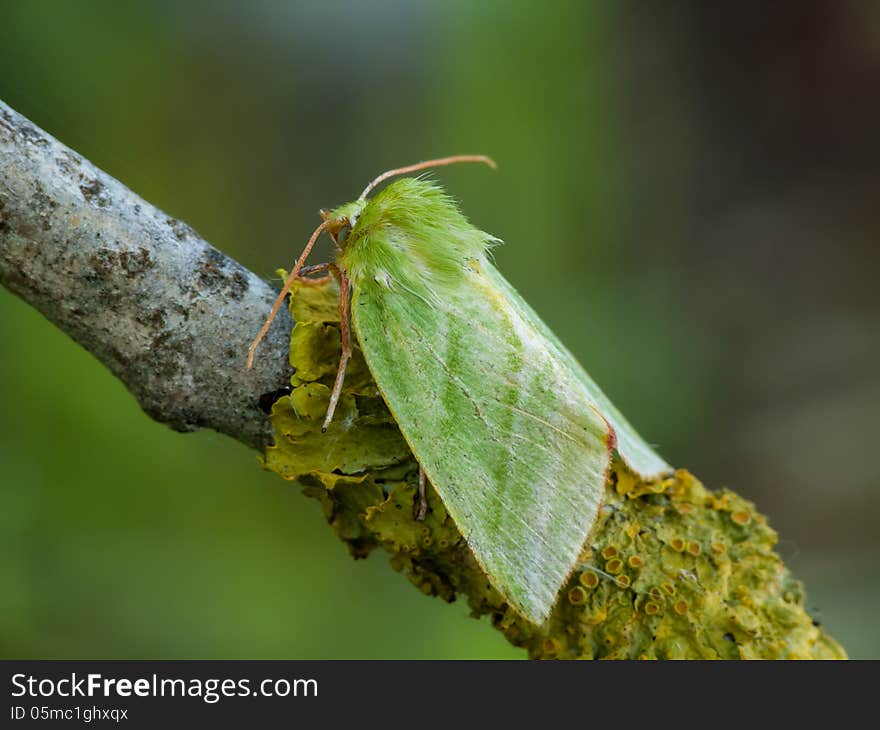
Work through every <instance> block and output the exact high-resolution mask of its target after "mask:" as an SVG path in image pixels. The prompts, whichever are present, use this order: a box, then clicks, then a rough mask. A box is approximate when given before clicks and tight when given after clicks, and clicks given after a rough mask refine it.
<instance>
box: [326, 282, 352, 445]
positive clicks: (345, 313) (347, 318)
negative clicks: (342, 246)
mask: <svg viewBox="0 0 880 730" xmlns="http://www.w3.org/2000/svg"><path fill="white" fill-rule="evenodd" d="M333 268H335V269H336V271H337V272H338V273H339V329H340V333H341V335H342V355H341V356H340V358H339V368H338V369H337V370H336V382H335V383H334V384H333V392H332V393H331V394H330V403H329V405H328V406H327V415H326V416H324V425H323V426H321V433H326V432H327V427H328V426H329V425H330V421H331V420H333V413H334V412H335V411H336V404H337V403H338V402H339V396H340V395H341V394H342V383H343V381H344V380H345V368H346V367H347V366H348V361H349V359H350V358H351V312H350V309H349V297H348V290H349V282H348V277H347V276H346V275H345V272H344V271H341V270H340V269H338V268H336V267H335V266H334V267H333Z"/></svg>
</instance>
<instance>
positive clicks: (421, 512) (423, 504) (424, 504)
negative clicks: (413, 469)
mask: <svg viewBox="0 0 880 730" xmlns="http://www.w3.org/2000/svg"><path fill="white" fill-rule="evenodd" d="M426 514H428V500H427V499H426V497H425V470H424V469H422V465H421V464H419V509H418V512H416V519H417V520H418V521H419V522H422V521H423V520H424V519H425V515H426Z"/></svg>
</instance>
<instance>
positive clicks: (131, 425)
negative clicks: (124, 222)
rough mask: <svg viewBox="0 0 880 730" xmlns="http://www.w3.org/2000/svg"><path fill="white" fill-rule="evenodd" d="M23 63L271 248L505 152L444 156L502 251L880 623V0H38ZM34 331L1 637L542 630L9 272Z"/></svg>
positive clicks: (111, 153) (198, 217)
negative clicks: (455, 582)
mask: <svg viewBox="0 0 880 730" xmlns="http://www.w3.org/2000/svg"><path fill="white" fill-rule="evenodd" d="M0 70H2V73H0V98H2V99H3V100H4V101H6V102H7V103H9V104H10V105H11V106H13V107H14V108H15V109H17V110H18V111H20V112H21V113H23V114H25V115H26V116H28V117H30V118H31V119H32V120H33V121H35V122H36V123H37V124H39V125H40V126H42V127H43V128H44V129H46V130H47V131H49V132H50V133H51V134H53V135H55V136H56V137H58V138H59V139H60V140H61V141H63V142H64V143H65V144H67V145H69V146H70V147H72V148H73V149H75V150H77V151H78V152H80V153H81V154H83V155H84V156H86V157H87V158H89V159H91V160H92V161H93V162H94V163H95V164H97V165H98V166H100V167H102V168H103V169H105V170H106V171H108V172H109V173H111V174H112V175H114V176H115V177H117V178H118V179H120V180H122V181H123V182H124V183H125V184H127V185H128V186H129V187H131V188H132V189H133V190H135V191H136V192H137V193H139V194H140V195H142V196H143V197H145V198H146V199H147V200H149V201H151V202H152V203H154V204H156V205H158V206H159V207H160V208H163V209H164V210H165V211H167V212H168V213H170V214H171V215H173V216H175V217H179V218H181V219H183V220H185V221H186V222H188V223H189V224H191V225H193V226H194V227H195V228H196V229H197V230H198V231H199V232H200V233H201V234H202V235H203V236H205V237H206V238H207V239H208V240H209V241H211V242H212V243H213V244H214V245H216V246H217V247H219V248H220V249H222V250H224V251H225V252H227V253H229V254H230V255H232V256H234V257H235V258H237V259H238V260H240V261H241V262H242V263H244V264H245V265H246V266H248V267H250V268H251V269H253V270H255V271H257V272H260V273H261V274H263V275H265V276H266V277H267V278H271V277H272V276H273V275H272V272H273V271H274V269H275V268H276V267H278V266H285V265H288V264H289V263H290V261H291V260H292V258H293V257H294V256H295V255H296V254H297V253H298V252H299V250H300V247H301V245H302V244H303V242H304V240H305V238H306V236H307V235H308V234H309V233H310V232H311V231H312V229H313V228H314V226H315V224H316V222H317V220H318V219H317V215H316V212H317V210H318V208H320V207H325V206H327V207H329V206H332V205H335V204H337V203H340V202H344V201H346V200H349V199H352V198H353V197H355V196H356V195H357V194H358V192H359V191H360V190H361V188H362V187H363V184H364V183H365V182H366V181H367V180H369V179H370V178H371V177H373V176H374V175H375V174H377V173H378V172H380V171H382V170H385V169H387V168H389V167H394V166H397V165H401V164H406V163H409V162H413V161H417V160H421V159H425V158H428V157H433V156H440V155H446V154H450V153H457V152H468V153H473V152H481V153H487V154H491V155H492V156H493V157H494V158H495V159H496V160H497V161H498V162H499V166H500V168H499V170H498V172H497V173H490V172H489V171H487V170H485V169H480V168H475V167H470V166H462V167H461V168H458V169H453V168H450V169H447V170H442V171H440V172H439V173H438V175H437V177H438V178H439V179H440V180H441V181H442V182H443V183H444V184H445V185H446V186H447V187H448V188H449V189H450V191H451V192H452V193H453V194H454V195H455V196H456V197H458V198H459V199H460V200H462V201H463V207H464V210H465V212H466V213H467V214H468V215H469V216H470V217H471V219H472V220H473V221H474V222H475V223H476V224H477V225H479V226H480V227H482V228H484V229H485V230H487V231H490V232H492V233H494V234H495V235H498V236H499V237H501V238H502V239H504V241H505V242H506V245H504V246H503V247H501V248H500V249H498V251H497V260H498V263H499V266H500V268H501V270H502V271H503V272H504V273H505V275H506V276H507V277H508V278H509V279H510V280H511V281H512V282H513V283H514V285H515V286H516V287H517V288H518V289H519V290H520V292H522V293H523V295H524V296H525V298H526V299H527V300H529V301H530V302H531V303H532V304H533V305H534V307H535V308H536V309H537V310H538V312H540V313H541V314H542V316H544V317H545V319H546V320H547V321H548V322H549V324H550V325H551V326H552V327H553V328H554V329H555V330H556V331H557V333H558V334H559V335H560V336H561V338H562V339H563V341H564V342H566V343H567V344H568V345H569V346H570V348H571V349H572V350H573V351H574V352H575V353H576V354H577V355H578V356H579V358H580V359H581V360H582V362H583V363H584V364H585V365H586V367H587V369H588V370H589V371H590V372H591V374H592V375H593V376H594V377H595V378H596V380H597V381H598V382H599V383H600V384H601V385H602V386H603V388H604V389H605V390H606V392H607V393H608V394H609V395H610V396H611V397H612V399H613V400H614V401H615V402H616V403H617V405H618V406H620V408H621V410H622V411H623V412H624V413H626V414H627V416H628V417H629V418H630V420H631V421H632V422H633V423H634V424H635V425H636V426H637V428H638V429H639V430H640V431H641V432H642V434H643V435H644V436H645V437H646V438H647V439H648V440H650V441H652V442H654V443H656V444H658V445H659V450H660V452H661V453H662V454H663V455H664V456H665V457H666V458H667V460H669V461H670V462H672V463H674V464H676V465H680V466H685V467H688V468H689V469H691V470H692V471H693V472H694V473H695V474H697V475H698V476H699V477H700V478H701V479H702V480H703V481H704V482H705V483H706V484H707V485H708V486H710V487H713V488H718V487H721V486H724V485H727V486H730V487H732V488H734V489H736V490H737V491H739V492H741V493H743V494H744V495H746V496H747V497H749V498H751V499H754V500H755V501H756V502H757V503H758V506H759V508H760V509H761V510H762V511H763V512H765V513H766V514H768V515H769V516H770V518H771V522H772V524H773V525H774V526H775V527H776V528H777V529H778V530H779V532H780V536H781V542H780V545H779V550H780V552H781V553H782V555H783V556H784V557H785V559H786V560H787V562H788V563H789V565H790V566H791V567H792V568H793V569H794V571H795V572H796V574H797V575H799V576H800V577H801V578H803V579H804V580H805V582H806V585H807V591H808V596H809V604H810V606H811V609H812V612H813V613H814V615H815V616H816V617H817V618H818V619H819V620H821V621H822V622H823V623H824V624H825V625H826V626H827V627H828V628H829V630H830V632H831V633H832V634H833V635H834V636H836V637H837V638H838V639H839V640H840V641H842V643H843V644H844V645H845V646H846V647H847V649H848V650H849V652H850V653H851V655H852V656H854V657H878V656H880V629H878V628H877V623H876V619H875V618H874V607H875V606H876V605H877V601H878V599H880V580H878V579H880V561H878V560H877V558H878V543H880V531H878V529H877V525H878V518H880V491H878V488H877V487H878V476H877V466H876V464H877V459H876V456H877V453H878V447H880V438H878V431H880V429H878V425H877V423H878V421H877V413H878V409H880V286H878V281H880V253H878V246H877V240H878V233H880V217H878V214H877V209H878V208H877V200H878V192H880V191H878V187H880V176H878V171H880V141H878V137H877V129H878V128H880V95H878V94H877V88H878V83H880V5H878V4H876V3H870V2H839V3H828V2H815V3H813V2H797V3H774V4H764V3H758V2H730V3H703V2H700V0H691V1H685V2H675V3H640V2H635V1H626V2H610V1H608V2H594V3H584V2H552V3H548V2H546V1H541V2H512V1H511V0H507V1H506V2H495V3H472V2H410V1H405V0H380V1H377V2H354V1H352V2H335V1H334V0H324V1H323V2H320V3H317V2H316V3H295V2H269V1H267V0H258V1H251V2H236V3H231V2H180V1H179V0H178V1H177V2H173V1H170V0H168V1H161V2H157V1H156V0H149V1H147V0H143V1H139V2H128V1H126V2H119V1H110V0H108V1H106V2H96V1H85V0H80V2H76V3H73V2H64V1H57V2H47V1H42V0H29V1H24V0H18V1H15V0H7V1H6V2H4V3H3V4H2V9H0ZM325 255H326V254H325V252H318V253H317V255H315V256H314V260H315V261H318V260H322V258H323V257H324V256H325ZM0 340H2V342H3V345H4V349H5V351H6V355H5V356H4V357H3V361H2V366H0V367H2V377H0V402H2V404H3V416H2V418H0V460H2V468H0V482H2V492H0V494H2V506H0V656H3V657H24V658H43V657H83V658H86V657H94V658H111V657H113V658H115V657H119V658H166V657H167V658H174V657H180V658H247V657H252V658H258V657H259V658H368V657H375V658H415V657H425V658H435V657H449V658H479V657H497V658H503V657H518V656H521V653H520V652H519V651H517V650H515V649H513V648H512V647H509V646H508V645H507V644H506V643H505V641H504V640H503V639H502V638H501V637H500V636H499V635H496V634H495V632H494V631H492V630H491V629H490V628H489V626H488V625H487V624H486V623H485V622H483V623H480V622H476V621H473V620H470V619H468V618H466V616H467V608H466V606H465V605H464V604H463V603H461V602H459V603H456V604H453V605H451V606H450V605H446V604H443V603H441V602H440V601H438V600H436V599H429V598H425V597H424V596H422V595H421V594H419V593H418V592H417V591H415V590H413V589H412V588H411V586H410V585H409V584H408V583H407V581H406V580H405V579H404V578H403V577H402V576H400V575H397V574H396V573H394V572H393V571H392V570H391V568H390V567H389V566H388V564H387V561H386V559H385V558H384V557H383V556H382V555H380V554H376V555H374V556H372V557H371V558H370V559H368V560H367V561H365V562H358V563H355V562H354V561H352V560H351V559H349V557H348V556H347V555H346V553H345V550H344V549H343V547H342V546H341V544H339V543H338V542H337V541H336V540H335V539H334V538H333V537H332V536H331V533H330V531H329V529H327V528H326V525H325V524H324V522H323V520H322V518H321V516H320V514H319V509H318V505H317V503H315V502H313V501H311V500H307V499H305V498H304V497H302V496H301V495H300V493H299V490H298V489H297V488H296V487H294V486H293V485H291V484H288V483H286V482H284V481H282V480H280V479H278V478H277V477H275V476H273V475H271V474H269V473H266V472H262V471H260V470H259V468H258V467H257V464H256V457H255V454H254V453H253V452H250V451H248V450H247V449H246V448H244V447H243V446H241V445H240V444H238V443H235V442H233V441H231V440H230V439H228V438H225V437H221V436H219V435H217V434H214V433H207V432H206V433H197V434H191V435H180V434H176V433H173V432H171V431H169V430H167V429H166V428H164V427H162V426H160V425H158V424H156V423H154V422H152V421H150V420H149V419H148V418H147V417H146V416H145V415H143V414H142V413H141V412H140V410H139V408H138V406H137V405H136V403H135V401H134V400H133V399H132V398H131V397H130V396H129V395H128V394H127V392H125V390H124V389H123V388H122V386H121V385H120V384H119V383H118V382H116V381H115V380H114V379H113V378H112V377H111V376H110V375H109V373H108V372H106V371H105V370H104V368H103V367H102V366H101V365H99V364H98V363H97V362H96V361H94V360H93V359H92V358H91V357H90V356H89V355H87V354H86V353H85V352H84V351H82V350H81V349H80V348H79V347H78V346H77V345H75V344H74V343H73V342H72V341H70V340H69V339H68V338H67V337H66V336H65V335H63V334H62V333H60V332H59V331H57V330H55V329H54V328H53V327H52V326H51V325H50V324H49V323H47V322H46V321H44V320H43V319H42V318H41V317H40V316H39V315H38V314H37V313H36V312H34V311H32V310H31V309H30V308H29V307H27V306H26V305H25V304H23V303H22V302H21V301H19V300H18V299H16V298H15V297H13V296H12V295H11V294H9V293H8V292H6V291H5V290H0Z"/></svg>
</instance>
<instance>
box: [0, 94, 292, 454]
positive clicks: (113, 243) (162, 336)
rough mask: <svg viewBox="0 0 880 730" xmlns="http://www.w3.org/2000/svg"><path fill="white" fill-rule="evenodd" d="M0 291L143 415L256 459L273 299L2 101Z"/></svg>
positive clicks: (276, 365) (272, 371)
mask: <svg viewBox="0 0 880 730" xmlns="http://www.w3.org/2000/svg"><path fill="white" fill-rule="evenodd" d="M0 283H2V284H3V286H5V287H6V288H8V289H9V290H10V291H12V292H14V293H15V294H17V295H18V296H19V297H21V298H22V299H23V300H25V301H26V302H28V303H29V304H31V305H32V306H34V307H36V308H37V309H38V310H39V311H40V312H42V313H43V314H44V315H45V316H46V317H47V318H48V319H49V320H51V321H52V322H54V323H55V324H56V325H57V326H58V327H59V328H61V329H62V330H63V331H64V332H66V333H67V334H68V335H70V336H71V337H72V338H73V339H74V340H76V341H77V342H78V343H80V344H81V345H82V346H83V347H85V348H86V349H87V350H88V351H89V352H91V353H92V354H93V355H94V356H95V357H97V358H98V360H100V361H101V362H102V363H104V364H105V365H106V366H107V367H108V368H109V369H110V371H111V372H112V373H113V374H114V375H116V377H118V378H119V379H120V380H121V381H122V382H123V383H124V384H125V386H126V387H127V388H128V389H129V391H131V393H132V394H133V395H134V396H135V398H137V400H138V402H139V403H140V405H141V406H142V408H143V409H144V411H145V412H146V413H147V414H149V415H150V416H151V417H153V418H155V419H156V420H157V421H160V422H162V423H165V424H167V425H168V426H170V427H171V428H173V429H176V430H178V431H193V430H195V429H198V428H202V427H208V428H213V429H216V430H217V431H220V432H222V433H225V434H228V435H230V436H232V437H234V438H236V439H238V440H240V441H243V442H244V443H246V444H248V445H250V446H254V447H257V448H259V447H260V446H262V445H263V444H265V443H266V442H267V440H268V439H269V438H270V430H269V426H268V422H267V418H266V415H265V413H264V412H263V411H262V410H261V408H260V407H259V400H260V396H261V395H262V394H264V393H267V392H270V391H274V390H277V389H278V388H280V387H282V386H284V385H286V384H287V383H289V378H290V368H289V365H288V359H287V358H288V343H289V334H290V328H291V326H292V321H291V317H290V314H289V313H288V312H287V311H286V310H285V309H284V308H282V311H281V313H280V314H279V316H278V318H277V320H276V321H275V323H274V324H273V326H272V328H271V330H270V332H269V334H268V336H267V337H266V339H265V340H264V341H263V343H262V344H261V346H260V349H259V350H258V352H257V360H256V363H255V365H254V368H253V369H252V370H245V359H246V356H247V348H248V345H249V344H250V341H251V340H252V339H253V337H254V335H255V334H256V333H257V331H258V330H259V328H260V325H261V324H262V322H263V320H264V318H265V317H266V315H267V313H268V312H269V308H270V307H271V305H272V301H273V300H274V298H275V296H276V292H275V291H274V290H273V289H272V288H271V287H270V286H269V285H268V284H266V283H265V282H263V281H262V280H261V279H260V278H258V277H257V276H256V275H255V274H253V273H251V272H250V271H248V270H247V269H245V268H244V267H243V266H241V265H240V264H238V263H237V262H236V261H234V260H232V259H231V258H229V257H228V256H226V255H224V254H222V253H221V252H220V251H218V250H216V249H215V248H213V247H212V246H210V245H209V244H208V243H207V242H206V241H204V240H203V239H202V238H200V237H199V235H198V234H197V233H196V232H195V231H194V230H193V229H192V228H190V227H189V226H187V225H186V224H185V223H182V222H181V221H178V220H175V219H174V218H172V217H170V216H168V215H166V214H165V213H163V212H162V211H161V210H158V209H157V208H155V207H153V206H152V205H150V204H149V203H147V202H146V201H144V200H142V199H141V198H139V197H138V196H137V195H135V194H134V193H133V192H132V191H131V190H129V189H128V188H126V187H125V186H124V185H123V184H122V183H120V182H119V181H117V180H115V179H114V178H112V177H110V176H109V175H107V174H106V173H104V172H102V171H101V170H99V169H97V168H96V167H95V166H94V165H92V164H91V163H90V162H89V161H88V160H84V159H83V158H82V157H80V156H79V155H77V154H76V153H75V152H73V151H71V150H70V149H68V148H67V147H65V146H64V145H63V144H61V143H60V142H59V141H58V140H56V139H54V138H53V137H51V136H50V135H49V134H47V133H46V132H44V131H43V130H41V129H39V128H37V127H36V126H35V125H34V124H32V123H31V122H29V121H28V120H27V119H25V118H24V117H23V116H21V115H20V114H18V113H17V112H15V111H13V110H12V109H11V108H9V107H8V106H6V105H5V104H3V102H0Z"/></svg>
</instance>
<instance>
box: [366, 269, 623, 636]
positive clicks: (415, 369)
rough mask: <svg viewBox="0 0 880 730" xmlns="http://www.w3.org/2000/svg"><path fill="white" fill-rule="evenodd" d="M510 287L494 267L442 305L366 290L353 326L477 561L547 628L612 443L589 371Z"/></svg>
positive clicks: (592, 514)
mask: <svg viewBox="0 0 880 730" xmlns="http://www.w3.org/2000/svg"><path fill="white" fill-rule="evenodd" d="M499 280H500V281H501V282H503V279H502V278H501V276H500V274H497V272H494V271H493V270H492V267H491V264H489V263H488V262H486V261H482V262H480V263H475V264H474V265H473V267H471V268H469V269H468V270H467V275H466V277H465V280H464V281H463V283H462V284H461V286H458V287H449V288H446V289H444V293H443V299H442V301H437V302H428V301H426V300H425V299H424V298H422V297H421V296H419V295H418V294H416V293H413V292H409V291H406V290H403V289H401V288H399V287H398V288H394V285H393V284H391V288H388V286H387V285H384V284H382V283H380V282H378V281H375V280H372V279H370V280H364V281H361V282H359V283H358V285H357V286H356V287H355V291H354V296H353V299H352V320H353V325H354V329H355V332H356V334H357V337H358V340H359V342H360V345H361V349H362V350H363V353H364V356H365V358H366V361H367V363H368V365H369V367H370V370H371V372H372V374H373V376H374V378H375V380H376V383H377V385H378V387H379V390H380V391H381V392H382V395H383V397H384V399H385V401H386V403H387V404H388V407H389V408H390V409H391V412H392V413H393V415H394V417H395V419H396V421H397V423H398V424H399V426H400V430H401V431H402V433H403V435H404V437H405V438H406V440H407V442H408V443H409V445H410V447H411V448H412V450H413V453H414V454H415V456H416V458H417V459H418V461H419V463H420V464H421V466H422V468H423V469H424V471H425V473H426V474H427V476H428V478H429V479H430V480H431V483H432V484H433V485H434V488H435V489H436V490H437V492H438V493H439V495H440V497H441V498H442V499H443V502H444V505H445V506H446V509H447V510H448V512H449V514H450V515H451V516H452V517H453V519H454V520H455V522H456V524H457V525H458V527H459V529H460V530H461V532H462V534H463V535H464V536H465V538H466V539H467V541H468V544H469V545H470V547H471V549H472V551H473V553H474V555H475V557H476V559H477V560H478V561H479V563H480V564H481V566H482V567H483V569H484V570H485V571H486V573H487V575H488V576H489V578H490V580H491V582H492V583H493V585H494V586H495V587H496V588H497V589H498V590H499V592H500V593H501V594H502V595H503V596H504V597H505V599H506V600H507V601H509V603H510V604H512V605H513V606H514V607H516V608H517V609H518V610H519V611H520V612H521V613H522V614H523V615H525V616H526V617H527V618H529V619H530V620H531V621H533V622H535V623H537V624H540V623H543V621H544V620H545V619H546V618H547V616H548V615H549V613H550V610H551V608H552V607H553V604H554V602H555V599H556V595H557V593H558V591H559V589H560V587H561V586H562V584H563V583H564V581H565V580H566V578H567V577H568V575H569V573H570V572H571V570H572V568H573V566H574V565H575V563H576V561H577V557H578V554H579V553H580V551H581V548H582V547H583V544H584V542H585V540H586V538H587V536H588V534H589V532H590V529H591V528H592V526H593V524H594V522H595V520H596V517H597V515H598V511H599V507H600V502H601V498H602V494H603V490H604V484H605V478H606V472H607V469H608V466H609V462H610V446H611V440H612V439H611V435H610V433H609V427H608V424H607V423H606V421H605V420H604V419H603V417H602V416H601V415H600V414H599V412H598V411H597V409H596V407H595V405H594V402H593V397H592V394H591V393H590V392H589V390H588V389H587V388H586V387H585V384H584V382H583V379H582V375H581V372H580V371H579V369H578V368H575V367H573V366H572V364H571V362H570V361H569V360H567V359H566V358H563V357H560V355H559V347H560V346H559V345H558V344H557V343H556V341H555V338H550V337H548V334H547V332H548V330H547V328H546V327H545V326H544V325H543V324H542V323H541V321H540V320H539V319H538V318H537V316H535V315H534V313H533V312H531V310H528V309H527V308H524V307H522V306H519V305H517V303H516V302H515V301H512V300H511V297H510V291H512V289H511V290H509V291H508V289H507V288H506V287H505V286H503V285H501V284H499ZM505 283H506V282H505Z"/></svg>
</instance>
